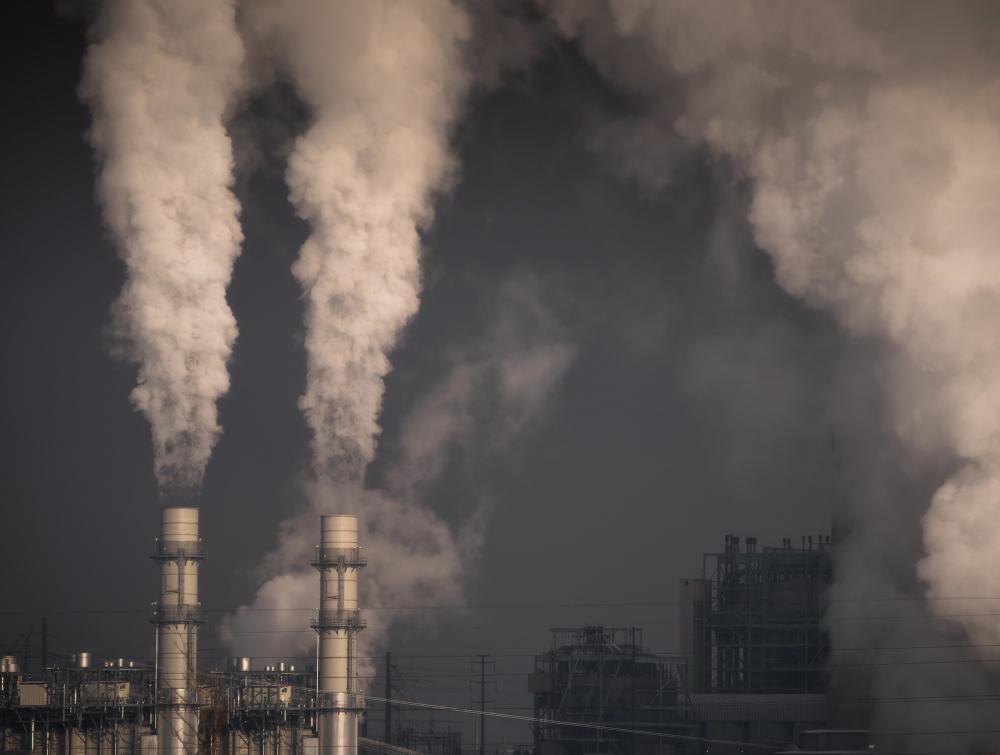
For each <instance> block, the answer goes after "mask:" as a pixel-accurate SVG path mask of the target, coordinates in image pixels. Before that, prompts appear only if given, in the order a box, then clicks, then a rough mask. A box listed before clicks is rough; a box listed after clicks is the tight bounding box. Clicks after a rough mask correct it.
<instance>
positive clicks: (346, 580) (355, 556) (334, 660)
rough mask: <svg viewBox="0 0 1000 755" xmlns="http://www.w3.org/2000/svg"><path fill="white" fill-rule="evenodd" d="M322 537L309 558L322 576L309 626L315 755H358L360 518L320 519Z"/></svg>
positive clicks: (359, 711) (362, 623)
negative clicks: (314, 659) (313, 642)
mask: <svg viewBox="0 0 1000 755" xmlns="http://www.w3.org/2000/svg"><path fill="white" fill-rule="evenodd" d="M320 532H321V539H320V545H319V546H318V547H317V549H316V558H315V559H314V560H313V566H315V567H316V568H317V569H318V570H319V573H320V604H319V611H318V613H317V617H316V621H315V622H314V623H313V628H314V629H315V630H316V632H317V634H318V635H319V638H318V639H319V642H318V655H319V659H318V660H319V663H318V665H317V667H316V675H317V679H316V687H317V690H318V695H317V699H316V719H317V725H316V729H317V733H318V734H319V755H357V752H358V719H359V715H360V713H361V710H362V709H363V708H364V705H363V703H362V698H361V696H360V695H359V694H358V682H357V634H358V632H360V631H361V630H362V629H364V626H365V624H364V621H363V620H362V618H361V612H360V611H359V610H358V571H359V570H360V569H361V567H363V566H364V565H365V559H364V558H362V556H361V549H360V548H359V546H358V518H357V517H356V516H354V515H352V514H336V515H333V516H324V517H321V522H320Z"/></svg>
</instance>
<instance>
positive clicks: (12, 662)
mask: <svg viewBox="0 0 1000 755" xmlns="http://www.w3.org/2000/svg"><path fill="white" fill-rule="evenodd" d="M0 673H4V674H16V673H17V656H16V655H5V656H3V657H2V658H0Z"/></svg>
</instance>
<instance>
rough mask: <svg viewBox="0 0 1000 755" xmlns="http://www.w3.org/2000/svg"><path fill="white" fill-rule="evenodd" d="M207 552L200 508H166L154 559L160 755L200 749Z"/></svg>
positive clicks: (190, 753)
mask: <svg viewBox="0 0 1000 755" xmlns="http://www.w3.org/2000/svg"><path fill="white" fill-rule="evenodd" d="M203 557H204V556H203V555H202V552H201V538H200V537H199V536H198V509H196V508H184V507H178V506H164V507H163V508H161V509H160V537H159V538H157V541H156V554H155V555H154V556H153V558H154V559H155V560H156V561H159V562H160V600H159V602H158V603H157V604H156V611H155V613H154V614H153V623H154V624H156V703H157V704H156V709H157V713H156V729H157V733H158V735H159V745H158V752H159V755H195V753H196V752H197V751H198V700H197V673H198V626H199V625H200V624H201V623H202V620H201V603H199V602H198V564H199V562H200V561H201V559H202V558H203Z"/></svg>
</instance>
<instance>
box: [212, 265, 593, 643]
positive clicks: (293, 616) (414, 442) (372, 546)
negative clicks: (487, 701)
mask: <svg viewBox="0 0 1000 755" xmlns="http://www.w3.org/2000/svg"><path fill="white" fill-rule="evenodd" d="M552 297H553V291H552V284H546V283H544V282H543V281H542V280H540V279H538V278H536V277H535V276H532V275H529V274H527V273H525V272H518V273H515V274H513V275H511V276H510V277H508V278H507V279H505V280H504V281H503V282H502V284H501V285H500V286H499V288H498V290H497V292H496V293H495V295H494V296H493V297H492V299H493V300H492V301H491V302H490V304H489V306H488V308H487V316H488V324H487V326H486V328H485V330H484V331H482V332H479V333H477V334H476V337H475V339H474V340H470V341H469V342H467V343H465V344H456V345H453V346H452V347H451V350H450V351H449V353H448V354H447V355H446V356H445V357H444V358H442V359H440V360H439V361H440V362H441V363H442V364H443V365H444V371H443V373H442V374H441V375H440V376H439V378H438V379H437V380H436V381H435V382H434V384H433V385H432V386H430V387H429V389H428V390H427V391H426V392H425V393H424V394H423V395H422V397H420V398H418V400H416V401H415V402H414V403H413V405H412V408H411V409H410V410H409V411H408V412H407V414H406V415H405V416H404V417H403V419H402V422H401V423H400V429H399V432H398V439H397V441H396V442H395V443H394V444H393V453H392V454H391V461H390V463H389V465H388V469H387V471H386V472H385V474H384V478H385V484H384V488H383V489H379V490H371V489H370V490H362V489H360V488H359V487H358V486H357V485H354V484H351V483H337V482H333V481H320V482H312V483H310V486H311V488H310V490H309V496H308V497H309V500H310V502H311V506H310V508H309V509H307V510H305V511H302V512H300V513H299V514H298V515H296V516H294V517H292V518H290V519H288V520H286V521H285V522H284V523H283V524H282V525H281V532H280V534H279V537H278V543H277V546H276V548H275V550H274V551H273V552H272V553H271V554H269V556H268V557H267V559H266V560H265V562H264V565H263V568H262V577H263V578H264V582H263V584H262V586H261V587H260V589H259V590H258V591H257V595H256V597H255V600H254V602H253V604H252V605H250V606H246V607H244V608H241V609H240V610H239V611H237V612H236V613H235V614H232V615H230V616H228V617H227V618H226V620H225V621H224V622H223V626H222V638H223V640H224V641H225V642H226V644H227V645H229V646H230V647H232V648H235V649H236V650H238V651H239V652H241V653H246V654H251V655H254V654H256V655H272V654H273V653H274V652H283V653H286V654H295V653H301V652H304V651H305V650H307V649H308V648H309V647H311V645H312V643H313V642H315V636H314V635H313V634H312V633H310V632H309V631H308V630H306V629H304V627H305V626H306V625H307V618H308V610H309V608H308V607H309V606H312V605H315V603H316V600H317V594H318V593H317V590H318V584H319V582H318V578H317V576H316V573H315V571H313V570H311V569H309V568H308V567H307V566H305V565H306V564H308V562H309V556H310V554H311V553H312V548H313V546H314V545H316V539H317V527H316V524H317V518H318V516H319V515H320V514H324V513H331V512H336V511H344V510H355V511H357V512H358V514H359V517H360V520H361V521H360V524H361V532H360V537H361V540H362V544H363V546H364V548H365V552H366V554H367V555H368V558H369V564H370V566H369V567H368V568H367V569H365V570H363V571H362V573H361V578H362V593H363V596H364V597H363V605H364V607H365V608H366V609H374V610H369V611H367V612H366V617H367V621H368V628H367V629H366V630H365V631H364V633H363V634H362V637H361V640H362V643H363V647H364V648H368V649H371V648H373V647H374V646H377V645H378V644H379V642H381V641H382V640H384V638H385V634H386V632H387V631H388V629H389V626H390V624H391V623H392V622H393V621H394V620H395V619H396V618H399V617H405V618H407V620H408V621H409V622H410V623H411V625H413V624H414V623H417V622H420V621H422V620H423V619H424V614H421V613H412V612H407V611H405V610H400V609H399V607H400V606H421V605H424V606H426V605H438V606H440V605H444V606H455V605H460V604H461V603H463V602H464V589H465V587H466V583H467V580H468V578H469V576H470V574H472V573H473V572H474V566H475V562H476V558H477V556H478V552H479V546H480V543H481V540H482V536H483V527H484V526H485V523H486V519H487V518H488V514H489V506H490V501H489V494H488V491H484V490H483V488H482V487H481V486H479V485H476V486H475V489H474V496H475V498H474V500H475V503H476V504H477V506H476V509H475V511H474V513H473V514H472V515H471V516H466V518H465V521H464V522H463V524H462V525H461V526H460V527H459V528H458V529H457V531H456V530H455V529H454V528H453V527H452V526H450V525H449V524H448V523H447V522H446V521H444V520H443V519H442V518H441V517H439V516H437V515H436V514H435V513H434V512H432V511H430V510H429V509H428V508H427V507H426V506H425V505H424V504H423V501H424V499H425V498H426V496H427V494H428V491H429V490H430V489H431V487H432V486H433V485H434V484H435V483H436V482H437V481H438V480H439V479H440V477H441V475H442V473H443V472H444V470H445V468H446V466H447V463H448V460H450V459H454V458H456V457H459V456H460V455H461V454H463V453H464V452H469V453H471V454H473V455H476V454H481V455H484V456H492V455H496V454H498V453H502V452H503V451H505V450H507V449H508V448H509V447H510V445H511V444H512V443H513V442H515V440H516V439H517V438H519V437H523V434H524V433H526V432H530V430H531V428H532V427H533V426H534V424H535V423H537V422H539V421H541V420H543V418H544V415H545V407H546V406H547V405H548V404H549V403H550V402H551V399H552V395H553V393H554V391H555V390H556V388H557V387H558V386H559V385H560V383H561V381H562V379H563V377H564V376H565V374H566V372H567V371H568V370H569V368H570V366H571V364H572V361H573V358H574V355H575V345H574V343H573V341H572V340H571V337H570V335H569V334H568V333H567V331H566V329H565V327H564V326H563V325H562V324H561V322H560V320H559V318H558V317H556V315H555V313H554V312H553V311H552V308H551V307H550V306H549V304H548V302H549V300H551V298H552ZM466 461H467V462H468V463H469V464H470V465H471V466H473V467H474V466H475V462H476V459H475V458H468V459H466Z"/></svg>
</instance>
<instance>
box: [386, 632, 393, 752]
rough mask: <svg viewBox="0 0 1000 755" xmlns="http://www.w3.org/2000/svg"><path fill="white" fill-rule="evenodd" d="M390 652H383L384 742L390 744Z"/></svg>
mask: <svg viewBox="0 0 1000 755" xmlns="http://www.w3.org/2000/svg"><path fill="white" fill-rule="evenodd" d="M390 700H392V653H390V652H389V651H386V653H385V743H386V744H392V703H390V702H389V701H390Z"/></svg>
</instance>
